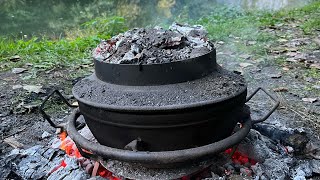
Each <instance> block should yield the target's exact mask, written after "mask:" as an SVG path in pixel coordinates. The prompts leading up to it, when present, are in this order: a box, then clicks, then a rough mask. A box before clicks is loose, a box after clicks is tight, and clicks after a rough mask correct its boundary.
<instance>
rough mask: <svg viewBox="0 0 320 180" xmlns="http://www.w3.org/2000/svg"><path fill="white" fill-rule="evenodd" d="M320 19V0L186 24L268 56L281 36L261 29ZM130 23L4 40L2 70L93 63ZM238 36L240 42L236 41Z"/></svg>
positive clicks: (316, 23)
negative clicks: (100, 47)
mask: <svg viewBox="0 0 320 180" xmlns="http://www.w3.org/2000/svg"><path fill="white" fill-rule="evenodd" d="M319 17H320V1H315V2H313V3H310V4H309V5H307V6H304V7H302V8H298V9H292V10H286V11H283V10H281V11H278V12H259V11H255V12H244V11H238V10H234V9H230V8H225V9H221V10H216V11H215V12H214V13H212V14H210V15H208V16H206V17H203V18H201V19H199V20H197V21H191V20H185V22H188V23H192V24H202V25H203V26H205V28H206V29H207V30H208V33H209V37H210V39H212V40H213V41H228V43H229V42H231V44H232V46H233V47H234V48H236V49H237V50H238V51H240V52H241V53H251V54H255V55H257V56H259V57H262V56H265V55H266V54H267V50H266V48H265V46H266V45H270V44H272V43H275V40H276V38H278V37H276V35H274V34H271V33H268V32H263V31H261V29H263V28H264V27H267V26H275V25H277V24H279V23H284V24H285V23H297V24H298V28H300V29H301V30H302V31H303V32H304V33H305V34H313V33H314V32H315V30H319V29H320V18H319ZM126 24H127V23H126V22H125V20H124V18H121V17H100V18H96V19H94V20H92V21H89V22H87V23H84V24H83V25H81V26H80V27H78V28H74V29H69V30H67V31H66V33H65V34H66V37H64V38H61V39H56V40H52V39H48V38H45V37H43V38H36V37H34V38H32V39H12V38H11V39H10V38H7V37H0V63H1V64H0V67H1V69H2V70H8V69H10V68H12V67H19V66H22V65H24V64H25V63H32V64H33V67H35V68H38V69H50V68H53V67H57V66H73V65H75V64H79V63H89V62H91V58H90V56H91V55H90V53H91V50H92V49H93V48H94V47H95V46H96V45H97V44H98V43H99V41H100V40H101V39H107V38H110V37H111V36H113V35H115V34H118V33H120V32H124V31H125V30H127V29H128V28H127V26H126ZM234 37H238V38H240V40H239V41H236V40H235V38H234ZM230 39H232V41H230ZM247 41H255V42H256V43H255V44H253V45H249V46H248V45H246V44H245V42H247ZM14 55H19V56H20V57H21V60H20V61H19V62H11V61H10V60H9V59H10V57H12V56H14Z"/></svg>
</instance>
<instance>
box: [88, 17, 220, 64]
mask: <svg viewBox="0 0 320 180" xmlns="http://www.w3.org/2000/svg"><path fill="white" fill-rule="evenodd" d="M213 48H214V47H213V45H212V43H210V42H209V41H208V38H207V31H206V30H205V29H204V28H203V27H202V26H200V25H195V26H190V25H181V24H177V23H174V24H172V25H171V26H170V28H169V29H168V30H166V29H163V28H161V27H155V28H151V29H147V28H140V29H132V30H129V31H127V32H125V33H123V34H119V35H117V36H114V37H112V38H111V39H109V40H104V41H102V42H101V43H100V44H99V45H98V46H97V47H96V48H95V49H94V51H93V58H94V59H95V60H98V61H103V62H106V63H111V64H161V63H169V62H174V61H182V60H186V59H190V58H195V57H199V56H202V55H204V54H207V53H209V52H210V51H211V50H212V49H213Z"/></svg>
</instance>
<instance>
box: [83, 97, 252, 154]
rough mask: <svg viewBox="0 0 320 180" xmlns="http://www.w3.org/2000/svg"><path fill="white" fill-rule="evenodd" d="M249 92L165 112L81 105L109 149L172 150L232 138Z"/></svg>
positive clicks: (96, 135)
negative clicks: (221, 100) (118, 109)
mask: <svg viewBox="0 0 320 180" xmlns="http://www.w3.org/2000/svg"><path fill="white" fill-rule="evenodd" d="M245 101H246V91H245V92H243V93H241V94H240V95H238V96H236V97H233V98H230V99H228V100H226V101H223V102H219V103H216V104H212V105H206V106H202V107H194V108H189V109H179V110H174V109H172V110H166V111H151V110H149V111H141V112H136V111H135V112H130V111H116V110H108V109H104V108H97V107H93V106H90V105H87V104H84V103H81V102H79V108H80V112H81V114H82V115H83V116H84V118H85V121H86V123H87V124H88V126H89V128H90V130H91V132H92V133H93V135H94V136H95V138H96V139H97V141H98V142H99V143H100V144H102V145H106V146H109V147H114V148H118V149H124V148H125V147H126V146H127V147H128V148H129V149H133V150H139V151H170V150H179V149H186V148H192V147H198V146H203V145H206V144H210V143H213V142H216V141H219V140H221V139H224V138H226V137H228V136H230V135H231V134H232V132H233V130H234V127H235V126H236V124H237V122H240V121H241V120H243V119H244V118H245V117H248V116H249V114H248V110H247V109H246V108H245V107H246V106H245V104H244V103H245Z"/></svg>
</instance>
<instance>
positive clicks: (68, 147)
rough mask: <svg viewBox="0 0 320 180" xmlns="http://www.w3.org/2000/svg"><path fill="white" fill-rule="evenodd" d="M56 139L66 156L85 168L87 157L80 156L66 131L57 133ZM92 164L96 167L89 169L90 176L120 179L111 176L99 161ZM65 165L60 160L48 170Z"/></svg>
mask: <svg viewBox="0 0 320 180" xmlns="http://www.w3.org/2000/svg"><path fill="white" fill-rule="evenodd" d="M58 141H59V142H58V143H60V145H59V149H61V150H63V151H65V153H66V154H67V155H68V156H70V157H74V158H76V159H78V160H79V164H80V166H85V167H84V168H85V169H86V166H87V165H88V164H84V162H85V161H86V160H87V159H86V158H84V157H82V156H81V154H80V151H79V150H78V148H77V146H76V144H75V143H74V142H73V140H72V139H71V138H70V137H69V136H68V134H67V132H66V131H63V132H61V133H60V134H59V140H58ZM54 144H57V142H54ZM53 147H56V146H53ZM83 151H85V152H87V153H90V152H89V151H87V150H85V149H83ZM93 164H95V166H96V167H94V168H93V170H90V171H92V176H101V177H103V178H107V179H110V180H121V179H120V178H118V177H115V176H113V174H112V172H110V171H108V170H107V169H105V168H104V167H103V166H101V165H100V163H93ZM66 166H67V164H66V162H65V161H62V162H61V164H60V165H58V166H57V167H55V168H54V169H53V170H52V171H51V172H50V174H51V173H53V172H54V171H56V170H58V169H59V168H65V167H66ZM88 169H89V168H88ZM87 173H91V172H87Z"/></svg>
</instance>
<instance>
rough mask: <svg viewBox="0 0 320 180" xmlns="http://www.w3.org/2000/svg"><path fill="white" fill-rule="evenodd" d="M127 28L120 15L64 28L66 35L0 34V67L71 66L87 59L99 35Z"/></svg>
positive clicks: (122, 30)
mask: <svg viewBox="0 0 320 180" xmlns="http://www.w3.org/2000/svg"><path fill="white" fill-rule="evenodd" d="M125 30H127V27H126V25H125V21H124V19H123V18H121V17H110V18H97V19H94V20H92V21H90V22H87V23H85V24H83V25H82V26H81V29H80V28H78V29H70V30H68V31H66V35H67V36H66V37H65V38H61V39H58V40H52V39H47V38H45V37H42V38H41V39H39V38H37V37H33V38H31V39H12V38H6V37H0V62H1V64H2V66H3V65H4V64H6V65H7V66H6V67H4V68H2V69H3V70H6V69H9V68H12V67H19V66H22V65H23V64H25V63H31V64H33V67H35V68H39V69H50V68H53V67H57V66H72V65H74V64H78V63H88V62H91V60H90V59H91V58H90V56H91V55H90V54H91V51H92V49H93V48H94V47H96V46H97V44H98V43H99V42H100V41H101V40H102V39H108V38H110V37H111V36H113V35H116V34H118V33H120V32H124V31H125ZM14 55H19V56H20V57H21V60H20V61H18V62H10V60H9V59H10V57H12V56H14Z"/></svg>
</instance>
